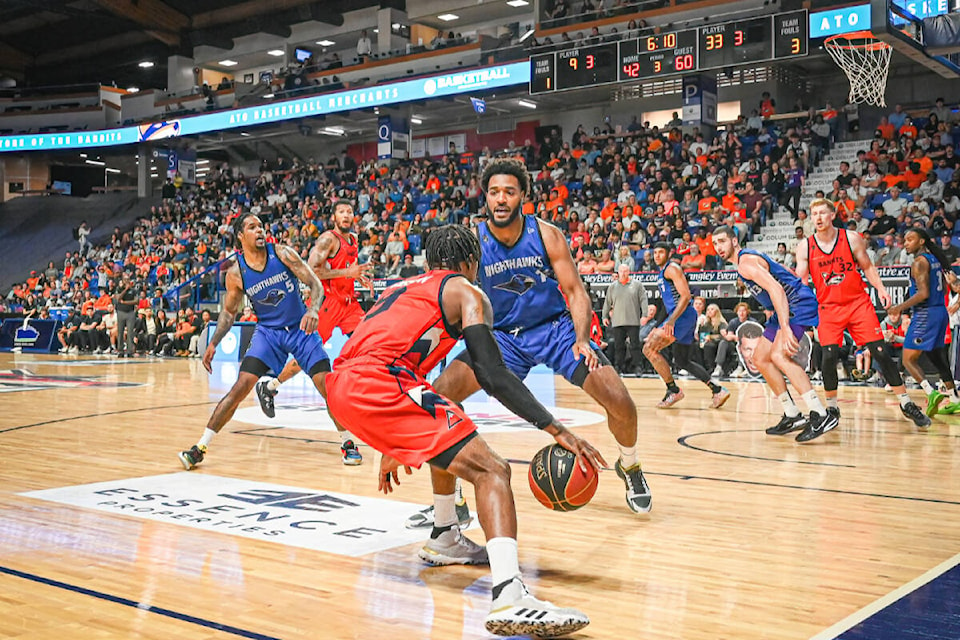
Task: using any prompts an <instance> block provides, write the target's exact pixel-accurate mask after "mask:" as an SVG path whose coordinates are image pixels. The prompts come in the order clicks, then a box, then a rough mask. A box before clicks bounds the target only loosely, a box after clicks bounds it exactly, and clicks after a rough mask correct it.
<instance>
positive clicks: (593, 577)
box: [0, 354, 960, 640]
mask: <svg viewBox="0 0 960 640" xmlns="http://www.w3.org/2000/svg"><path fill="white" fill-rule="evenodd" d="M233 367H235V365H233V366H221V367H220V368H219V369H218V371H217V372H215V375H214V376H212V377H211V376H208V375H207V374H206V372H204V371H203V370H202V368H201V366H200V362H199V361H198V360H176V361H170V360H167V361H143V360H132V361H121V362H115V361H112V360H103V361H102V363H100V362H98V361H94V362H91V361H90V360H78V359H77V358H76V357H70V358H64V357H57V356H37V355H28V354H22V355H18V356H13V355H11V354H0V407H2V411H0V638H31V639H34V638H36V639H46V638H55V639H57V640H65V639H73V638H84V639H85V638H116V639H120V638H123V639H129V638H158V639H160V638H173V637H184V638H191V639H195V640H198V639H202V638H236V637H246V638H260V639H270V638H284V639H287V638H364V639H366V638H390V639H401V640H405V639H408V638H409V639H416V638H430V639H434V640H441V639H443V640H445V639H449V638H464V639H468V638H469V639H474V638H488V637H490V636H489V635H488V634H486V632H485V631H484V630H483V624H482V622H483V617H484V616H485V614H486V612H487V609H488V605H489V588H490V581H489V577H488V573H487V570H486V568H484V567H446V568H430V567H427V566H425V565H424V564H423V563H422V562H421V561H419V560H418V559H417V557H416V551H417V549H418V544H417V542H416V540H417V539H418V538H419V537H420V534H417V533H416V532H413V537H412V538H411V537H410V536H411V532H410V531H408V530H405V529H404V528H403V526H402V522H403V518H404V517H405V516H406V515H409V514H410V513H411V512H412V511H413V510H415V509H416V507H415V506H414V505H413V504H404V503H416V504H427V503H428V501H429V494H430V490H429V477H428V474H427V473H426V472H425V470H421V471H419V472H417V473H415V474H414V475H413V476H410V477H408V478H402V484H401V486H400V488H399V490H398V491H397V492H396V493H394V494H392V495H391V496H390V497H388V498H384V497H382V496H378V494H377V493H376V473H375V469H376V464H375V463H376V460H377V459H376V457H375V456H374V455H373V452H372V451H371V450H370V449H369V448H367V447H364V448H363V452H364V453H365V455H366V459H365V462H364V464H363V466H360V467H353V468H347V467H343V466H342V465H341V464H340V461H339V447H338V444H339V442H338V440H337V438H336V435H335V434H334V433H333V432H332V431H325V430H317V429H310V428H307V429H305V428H286V427H284V426H283V425H280V424H268V423H262V422H261V423H252V422H242V421H234V422H232V423H231V424H230V425H228V426H227V427H226V428H225V429H224V431H223V432H222V433H221V434H220V435H219V436H218V437H217V438H216V439H215V440H214V441H213V444H212V446H211V447H210V452H209V454H208V458H207V460H206V461H205V462H204V463H203V464H202V465H201V466H200V467H199V468H198V469H197V470H195V471H192V472H190V473H186V472H184V471H183V469H182V467H181V466H180V463H179V462H178V460H177V457H176V453H177V452H178V451H179V450H181V449H183V448H187V447H189V446H190V445H191V444H193V443H194V442H196V439H197V437H198V436H199V435H200V433H201V432H202V429H203V426H204V423H205V421H206V419H207V416H208V415H209V413H210V411H211V410H212V408H213V406H214V404H215V403H216V401H217V400H218V399H219V397H220V395H221V394H222V393H223V391H224V390H225V388H226V386H228V385H229V383H230V382H231V381H232V376H235V368H233ZM294 382H295V381H294ZM548 382H550V383H551V384H552V381H548ZM125 384H131V385H137V386H118V385H125ZM556 384H557V386H556V391H555V396H554V398H553V399H552V400H551V401H552V402H553V403H554V404H555V405H556V406H558V407H560V408H561V409H579V410H582V411H586V412H598V411H599V408H598V407H597V406H596V405H594V404H593V403H592V402H591V401H590V400H589V398H587V397H586V396H585V395H584V394H583V393H582V392H581V391H579V390H578V389H574V388H572V387H570V386H569V385H567V384H566V383H565V382H563V381H562V380H561V381H558V382H557V383H556ZM627 384H628V386H629V388H630V390H631V392H632V394H633V397H634V399H635V400H636V402H637V405H638V409H639V414H640V425H639V433H640V443H639V447H640V452H641V460H642V462H643V465H644V468H645V471H646V473H647V475H648V479H649V482H650V485H651V487H652V490H653V494H654V501H653V504H654V508H653V511H652V513H651V514H650V515H649V516H647V517H638V516H636V515H633V514H631V513H630V512H629V511H628V510H627V509H626V506H625V504H624V502H623V493H622V491H623V486H622V483H621V481H620V480H619V479H618V478H617V477H616V475H615V474H614V473H613V472H612V471H609V472H605V473H603V474H602V475H601V480H600V488H599V491H598V493H597V495H596V497H595V498H594V500H593V501H592V502H591V503H590V504H589V505H588V506H587V507H585V508H584V509H582V510H580V511H577V512H573V513H553V512H550V511H548V510H546V509H544V508H543V507H541V506H540V505H539V504H538V503H536V501H535V500H534V499H533V497H532V495H531V493H530V491H529V488H528V486H527V478H526V475H527V467H526V464H525V461H528V460H529V459H530V457H531V456H532V454H533V453H534V452H535V451H536V450H537V449H539V448H540V447H542V446H544V445H546V444H548V443H549V442H550V439H549V438H548V437H547V436H545V435H544V434H541V433H539V432H536V431H535V430H528V429H517V428H510V427H509V425H508V426H507V427H505V428H501V429H499V430H497V429H494V430H492V431H491V432H490V433H487V434H485V437H486V438H487V439H488V441H489V442H490V443H491V444H492V446H493V447H494V448H495V449H496V450H497V451H498V452H500V453H501V455H503V456H504V457H506V458H508V459H510V460H511V462H512V463H513V464H512V465H511V466H512V469H513V472H514V475H513V485H514V490H515V494H516V496H517V507H518V511H519V518H520V560H521V566H522V569H523V571H524V572H525V574H526V576H527V577H528V583H529V584H530V586H531V587H532V588H533V589H534V591H535V593H537V594H538V595H540V596H541V597H543V598H546V599H549V600H552V601H554V602H556V603H558V604H563V605H569V606H576V607H579V608H580V609H582V610H583V611H585V612H586V613H587V614H588V615H589V616H590V617H591V619H592V624H591V625H590V626H589V627H587V628H586V629H584V630H583V631H581V632H580V633H579V634H576V635H575V636H573V637H575V638H581V639H587V638H594V639H613V638H645V639H653V638H656V639H678V638H679V639H684V640H687V639H689V640H715V639H719V638H729V639H738V640H752V639H767V638H783V639H788V638H790V639H792V638H810V637H814V636H817V635H818V634H821V635H820V637H825V636H823V635H822V634H823V632H824V630H825V629H828V628H829V627H831V626H832V625H835V624H837V623H838V622H839V621H841V620H843V619H845V618H846V617H847V616H850V615H852V614H854V613H855V612H857V611H859V610H861V609H863V608H864V607H867V606H868V605H870V604H871V603H873V602H875V601H876V600H877V599H879V598H881V597H882V596H884V595H885V594H888V593H890V592H891V591H894V590H895V589H897V588H899V587H902V586H903V585H904V584H906V583H909V582H910V581H912V580H915V579H916V578H917V577H918V576H920V575H921V574H923V573H924V572H926V571H928V570H929V569H931V568H932V567H935V566H936V565H938V564H940V563H943V562H945V561H947V560H949V559H951V558H953V557H954V556H956V555H957V554H958V553H960V533H958V532H960V453H958V450H960V425H957V426H954V425H949V424H947V423H945V422H936V423H935V426H934V428H933V429H932V430H931V431H930V432H928V433H918V432H917V431H916V430H915V429H914V428H913V427H912V425H911V424H909V423H907V422H906V421H905V420H903V419H902V418H901V417H900V413H899V411H898V409H897V405H896V401H895V398H894V397H893V396H892V395H890V394H886V393H884V392H883V390H882V389H875V388H843V389H841V409H842V412H843V418H842V423H841V428H840V429H838V431H837V432H835V433H833V434H829V435H827V436H826V437H824V438H822V439H821V440H819V441H816V442H814V443H812V444H810V445H806V446H801V445H797V444H796V443H795V442H794V441H793V440H792V439H791V438H789V437H788V438H775V437H771V436H767V435H765V434H764V433H763V428H764V427H766V426H769V424H772V423H773V422H776V420H777V419H778V416H779V413H780V412H779V408H778V407H777V406H776V405H775V403H773V402H771V400H770V399H768V398H767V397H766V395H765V393H764V390H763V388H762V387H761V385H759V384H747V383H732V384H731V385H730V388H731V390H732V391H733V393H734V396H733V397H732V398H731V400H730V401H729V402H728V404H727V406H726V407H724V408H723V409H722V410H720V411H711V410H709V409H708V408H707V403H708V401H709V397H708V395H707V391H706V390H705V389H703V388H702V387H701V386H700V385H699V384H696V383H693V382H682V383H681V384H682V386H683V387H684V389H685V390H686V392H687V398H686V399H685V400H684V401H683V402H682V403H681V404H680V405H678V407H677V408H675V409H673V410H657V409H655V408H654V405H655V403H656V401H657V400H658V399H659V398H660V396H661V395H662V386H661V385H660V384H659V382H654V381H652V380H636V379H631V380H628V381H627ZM284 393H286V394H287V395H286V396H284V395H283V394H284ZM915 393H917V395H918V397H919V392H915ZM317 399H318V396H312V395H311V394H310V393H309V391H308V390H306V389H303V388H300V389H296V388H294V389H289V390H284V391H282V394H281V397H280V398H279V399H278V403H280V404H282V403H283V402H284V401H285V400H286V401H293V402H294V404H296V405H297V406H298V407H299V408H300V417H301V419H302V418H304V416H306V420H308V421H310V420H313V419H314V418H316V420H320V416H321V414H322V412H317V411H316V410H315V406H316V404H317ZM255 402H256V401H255V398H250V399H248V400H247V401H246V402H245V403H244V405H243V410H249V411H246V414H245V415H246V416H247V417H248V418H249V417H250V416H251V415H253V414H252V413H251V412H254V413H256V412H258V411H259V409H258V408H256V405H255ZM468 408H469V407H468ZM311 410H312V411H313V413H311ZM574 413H576V412H574ZM291 415H292V414H291ZM571 415H572V414H571ZM585 415H586V416H587V417H586V418H584V416H585ZM311 416H313V417H311ZM576 416H579V418H578V419H579V420H580V423H581V424H583V426H578V427H575V430H576V433H578V434H579V435H581V436H584V437H586V438H588V439H590V440H591V441H592V442H593V443H594V444H596V445H598V446H599V447H600V448H601V450H602V451H603V453H604V454H605V456H606V457H607V460H608V461H609V462H610V463H611V464H612V463H613V462H614V460H615V459H616V448H615V446H614V442H613V440H612V437H611V436H610V435H609V434H608V432H607V431H606V427H605V422H603V421H602V420H600V421H598V420H596V419H592V420H591V418H590V416H589V414H576ZM280 417H281V416H278V419H279V418H280ZM250 419H251V420H252V418H250ZM491 422H492V423H496V422H497V421H496V420H492V421H491ZM301 426H302V425H301ZM501 426H502V425H501ZM92 483H101V484H98V485H96V486H95V487H93V488H88V487H85V485H89V484H92ZM78 487H79V488H78ZM278 487H280V488H278ZM46 490H54V491H46ZM56 490H59V491H56ZM40 491H43V493H42V494H36V493H34V492H40ZM98 492H99V493H98ZM27 493H31V494H32V495H24V494H27ZM331 493H332V494H334V495H335V496H336V498H331V497H330V494H331ZM466 493H467V496H468V500H469V501H470V503H471V505H472V504H475V501H474V498H473V495H472V490H470V489H469V488H468V489H467V491H466ZM84 500H86V501H87V502H86V503H84V502H83V501H84ZM90 500H95V501H97V504H96V505H95V506H91V503H90V502H89V501H90ZM364 500H369V501H370V502H369V503H364V504H368V506H365V507H363V508H352V507H351V508H347V506H345V505H353V504H359V502H363V501H364ZM356 501H359V502H356ZM131 505H132V506H131ZM245 509H246V511H245ZM347 511H350V513H351V514H354V515H351V516H350V517H351V518H354V517H355V518H358V519H357V520H349V519H345V520H342V521H340V520H338V518H341V514H342V513H345V512H347ZM198 514H199V516H202V517H198ZM291 514H292V515H291ZM343 517H344V518H346V516H343ZM203 518H206V520H205V525H204V526H206V527H208V528H199V527H198V526H197V524H198V523H197V522H195V521H196V520H202V519H203ZM294 520H295V522H294ZM210 527H212V528H210ZM249 530H252V531H249ZM271 532H275V533H271ZM469 535H470V536H471V537H473V538H474V539H475V540H478V541H481V542H482V540H483V536H482V533H481V532H480V530H479V529H477V528H475V527H474V528H472V529H471V530H470V532H469ZM295 536H296V537H295ZM404 536H406V537H404ZM311 545H318V548H310V546H311ZM323 545H327V546H326V547H324V546H323ZM377 545H379V546H377ZM958 598H960V596H958ZM831 637H832V636H831Z"/></svg>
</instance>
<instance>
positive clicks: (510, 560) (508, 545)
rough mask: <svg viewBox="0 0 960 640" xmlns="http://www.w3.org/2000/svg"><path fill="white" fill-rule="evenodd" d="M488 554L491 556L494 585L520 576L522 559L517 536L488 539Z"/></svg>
mask: <svg viewBox="0 0 960 640" xmlns="http://www.w3.org/2000/svg"><path fill="white" fill-rule="evenodd" d="M487 556H488V557H489V558H490V573H491V574H492V577H493V586H494V587H496V586H497V585H499V584H503V583H504V582H507V581H508V580H512V579H513V578H519V577H520V560H519V558H518V557H517V540H516V538H491V539H490V540H487Z"/></svg>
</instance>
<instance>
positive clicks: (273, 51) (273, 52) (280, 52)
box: [267, 49, 283, 58]
mask: <svg viewBox="0 0 960 640" xmlns="http://www.w3.org/2000/svg"><path fill="white" fill-rule="evenodd" d="M267 55H268V56H275V57H278V58H279V57H280V56H282V55H283V49H270V50H269V51H267Z"/></svg>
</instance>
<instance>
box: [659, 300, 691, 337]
mask: <svg viewBox="0 0 960 640" xmlns="http://www.w3.org/2000/svg"><path fill="white" fill-rule="evenodd" d="M664 324H666V321H664V322H661V323H660V325H659V326H660V327H661V328H662V327H663V325H664ZM696 331H697V312H696V311H695V310H694V308H693V307H687V308H686V309H684V310H683V313H681V314H680V317H679V318H677V321H676V322H675V323H674V325H673V337H674V338H676V341H677V342H679V343H680V344H693V341H694V340H695V339H696Z"/></svg>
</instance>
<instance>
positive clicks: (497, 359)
mask: <svg viewBox="0 0 960 640" xmlns="http://www.w3.org/2000/svg"><path fill="white" fill-rule="evenodd" d="M441 309H442V312H443V317H444V319H445V320H446V322H447V324H449V325H451V326H455V327H456V326H459V327H462V328H461V335H462V336H463V340H464V342H465V343H466V345H467V350H468V351H469V352H470V359H471V360H472V361H473V371H474V374H475V375H476V376H477V382H479V383H480V386H481V387H482V388H483V390H484V391H486V392H487V393H489V394H490V395H491V396H493V397H494V398H496V399H497V400H499V401H500V403H501V404H502V405H503V406H505V407H506V408H507V409H508V410H510V411H511V412H513V413H515V414H516V415H517V416H519V417H521V418H523V419H524V420H526V421H527V422H530V423H531V424H533V425H535V426H536V427H537V428H538V429H543V430H544V431H546V432H547V433H549V434H550V435H552V436H553V437H554V439H556V441H557V442H558V443H560V444H561V445H562V446H563V447H564V448H566V449H568V450H569V451H571V452H573V453H574V454H576V455H577V456H578V457H579V460H580V465H581V467H583V468H584V470H586V465H587V464H589V465H591V466H592V467H594V468H595V469H598V470H599V469H600V467H601V466H605V465H606V462H605V461H604V459H603V456H601V455H600V452H599V451H597V450H596V449H595V448H594V447H593V446H592V445H591V444H590V443H588V442H587V441H586V440H583V439H582V438H579V437H577V436H575V435H573V434H572V433H570V431H568V430H567V429H566V427H564V426H563V425H562V424H560V423H559V422H557V420H556V419H555V418H554V417H553V415H551V413H550V412H549V411H547V409H546V408H545V407H544V406H543V405H542V404H540V402H539V401H538V400H537V399H536V398H535V397H534V395H533V394H532V393H531V392H530V390H529V389H527V388H526V387H525V386H524V384H523V382H521V381H520V379H519V378H518V377H517V376H515V375H514V374H513V372H512V371H510V370H509V369H508V368H507V366H506V365H505V364H504V362H503V355H502V354H501V353H500V347H499V346H498V345H497V341H496V340H495V339H494V337H493V308H492V307H491V306H490V300H488V299H487V296H486V295H484V293H483V291H481V290H480V289H478V288H477V287H475V286H473V285H472V284H470V283H469V282H467V280H466V278H453V279H451V280H450V281H448V283H447V284H446V285H445V286H444V288H443V296H442V298H441Z"/></svg>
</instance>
